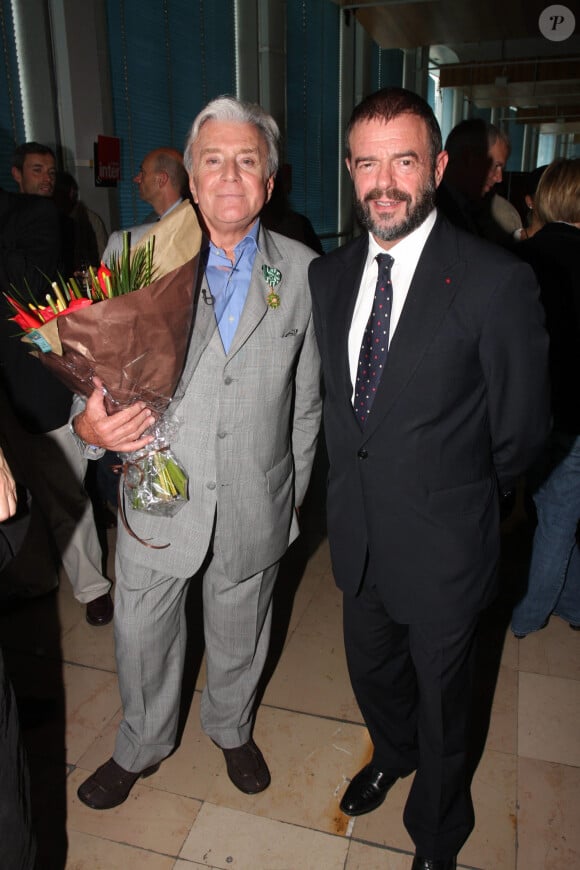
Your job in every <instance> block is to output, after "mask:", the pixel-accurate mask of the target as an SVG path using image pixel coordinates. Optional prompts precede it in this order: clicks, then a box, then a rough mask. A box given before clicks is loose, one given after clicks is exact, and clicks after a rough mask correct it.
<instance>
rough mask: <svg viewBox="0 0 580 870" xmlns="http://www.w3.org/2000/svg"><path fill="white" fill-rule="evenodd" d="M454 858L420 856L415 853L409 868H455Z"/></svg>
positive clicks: (414, 869) (412, 869) (443, 869)
mask: <svg viewBox="0 0 580 870" xmlns="http://www.w3.org/2000/svg"><path fill="white" fill-rule="evenodd" d="M456 867H457V859H456V858H422V857H421V856H420V855H415V857H414V858H413V866H412V867H411V870H455V868H456Z"/></svg>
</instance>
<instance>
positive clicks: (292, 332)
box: [282, 329, 298, 338]
mask: <svg viewBox="0 0 580 870" xmlns="http://www.w3.org/2000/svg"><path fill="white" fill-rule="evenodd" d="M290 335H298V330H297V329H290V330H289V331H288V332H285V333H284V335H283V336H282V338H288V336H290Z"/></svg>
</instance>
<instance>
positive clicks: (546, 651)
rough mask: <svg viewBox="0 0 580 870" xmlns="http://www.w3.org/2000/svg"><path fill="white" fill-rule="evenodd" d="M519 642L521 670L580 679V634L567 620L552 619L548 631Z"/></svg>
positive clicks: (544, 630)
mask: <svg viewBox="0 0 580 870" xmlns="http://www.w3.org/2000/svg"><path fill="white" fill-rule="evenodd" d="M517 643H519V647H520V659H519V667H520V670H521V671H529V672H530V673H534V674H545V675H546V676H554V677H567V678H569V679H571V680H580V632H578V631H572V630H571V629H570V626H569V625H568V623H567V622H564V620H563V619H559V618H558V617H557V616H552V617H551V618H550V622H549V623H548V625H547V626H546V628H544V629H542V631H535V632H533V633H532V634H529V635H528V636H527V637H525V638H523V640H520V641H517Z"/></svg>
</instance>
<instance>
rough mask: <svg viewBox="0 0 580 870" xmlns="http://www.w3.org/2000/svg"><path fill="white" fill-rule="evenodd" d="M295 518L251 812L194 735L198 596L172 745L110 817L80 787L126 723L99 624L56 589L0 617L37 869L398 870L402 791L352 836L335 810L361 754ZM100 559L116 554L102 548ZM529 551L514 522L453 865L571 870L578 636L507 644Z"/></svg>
mask: <svg viewBox="0 0 580 870" xmlns="http://www.w3.org/2000/svg"><path fill="white" fill-rule="evenodd" d="M306 519H307V533H306V534H305V535H304V536H303V538H302V540H301V542H300V543H299V544H298V545H296V546H295V547H294V548H293V550H292V551H291V552H290V553H289V554H288V556H287V558H286V560H285V562H284V565H283V570H282V573H281V577H280V579H279V582H278V586H277V593H276V600H275V605H276V608H275V629H274V633H273V642H272V651H271V659H270V662H269V667H268V673H267V674H266V675H265V680H264V684H265V686H264V692H263V697H262V701H261V705H260V708H259V711H258V716H257V722H256V729H255V737H256V740H257V742H258V743H259V745H260V746H261V747H262V749H263V751H264V754H265V756H266V758H267V759H268V761H269V764H270V767H271V772H272V785H271V787H270V788H269V789H268V790H267V791H266V792H264V793H262V794H260V795H257V796H254V797H247V796H244V795H242V794H241V793H240V792H238V791H236V789H235V788H234V787H233V786H232V785H231V783H230V782H229V780H228V778H227V776H226V774H225V770H224V765H223V761H222V757H221V754H220V752H219V750H218V749H216V747H215V746H214V745H213V744H212V743H211V741H210V740H208V739H207V738H206V737H205V736H204V735H203V734H202V732H201V730H200V726H199V700H200V691H201V689H202V687H203V685H204V666H203V639H202V636H201V629H200V623H199V604H198V595H197V592H198V590H191V596H190V602H189V604H190V606H189V611H190V625H191V628H190V638H191V640H190V654H189V657H188V658H189V662H190V669H189V671H188V674H187V680H186V686H185V690H184V716H183V719H184V728H183V733H182V736H181V743H180V746H179V748H178V749H177V750H176V752H175V753H174V754H173V756H172V757H171V758H169V759H168V760H167V761H166V762H165V763H164V764H163V765H162V766H161V768H160V770H159V772H158V773H156V774H155V775H154V776H152V777H150V778H148V779H146V780H141V781H140V782H139V783H138V784H137V785H136V786H135V788H134V790H133V791H132V793H131V795H130V798H129V799H128V800H127V802H126V803H125V804H123V805H122V806H121V807H118V808H117V809H114V810H110V811H107V812H95V811H92V810H89V809H87V808H86V807H84V806H83V805H82V804H81V803H80V802H79V801H78V799H77V797H76V789H77V787H78V785H79V784H80V782H82V780H83V779H84V778H85V777H86V775H87V774H88V773H89V772H91V771H92V770H93V769H94V767H95V766H96V765H98V764H100V763H102V762H103V761H104V760H105V759H107V758H108V757H109V756H110V754H111V750H112V748H113V740H114V734H115V729H116V726H117V723H118V721H119V718H120V702H119V694H118V689H117V682H116V677H115V662H114V655H113V632H112V628H111V626H107V627H105V628H91V627H90V626H88V625H87V623H86V622H85V620H84V609H83V608H82V607H81V606H80V605H78V604H77V603H76V602H75V600H74V599H73V597H72V594H71V590H70V586H69V584H68V582H67V581H66V580H63V582H62V583H61V586H60V589H59V591H58V593H57V594H56V595H54V596H53V597H49V598H47V599H43V600H36V601H32V602H29V603H27V604H26V605H23V606H21V607H19V608H17V609H14V610H12V611H11V612H10V613H9V614H5V615H4V616H2V617H0V637H1V639H2V643H3V645H4V649H5V653H6V659H7V663H8V665H9V667H10V668H11V670H12V674H13V681H14V684H15V687H16V690H17V694H18V695H19V697H20V698H24V699H25V702H24V704H23V707H22V710H23V716H24V722H23V726H24V735H25V740H26V744H27V747H28V751H29V757H30V765H31V774H32V782H33V797H34V815H35V820H36V826H37V831H38V840H39V846H40V857H39V862H38V870H63V868H66V870H170V868H181V870H187V868H193V867H211V868H220V870H230V868H234V870H344V868H347V870H408V868H410V865H411V854H412V851H413V847H412V844H411V841H410V839H409V837H408V835H407V833H406V831H405V829H404V827H403V824H402V821H401V814H402V808H403V805H404V801H405V798H406V795H407V792H408V789H409V785H410V778H409V779H407V780H404V781H400V782H399V783H397V785H396V786H395V787H394V788H393V790H392V792H391V793H390V794H389V797H388V799H387V801H386V802H385V804H384V805H383V806H382V807H381V808H380V809H379V810H377V811H376V812H374V813H371V814H369V815H367V816H363V817H360V818H358V819H357V820H356V821H355V820H350V819H348V818H347V817H346V816H344V815H342V814H341V813H340V812H339V810H338V800H339V799H340V796H341V794H342V792H343V790H344V787H345V785H346V783H347V781H348V778H349V777H350V776H351V775H352V774H354V773H355V772H356V771H357V770H358V769H359V768H360V767H361V766H362V764H363V763H364V762H365V761H366V759H367V758H368V757H369V753H370V748H369V741H368V737H367V733H366V730H365V728H364V726H363V724H362V721H361V717H360V714H359V712H358V709H357V705H356V703H355V701H354V698H353V695H352V692H351V689H350V685H349V680H348V676H347V672H346V666H345V659H344V652H343V645H342V637H341V601H340V596H339V594H338V592H337V590H336V589H335V586H334V583H333V579H332V576H331V571H330V564H329V556H328V546H327V542H326V540H325V538H324V534H323V529H322V524H321V522H319V506H318V505H317V504H314V506H313V505H312V504H311V507H310V512H309V513H307V514H306ZM109 544H110V549H111V550H112V548H113V547H114V533H110V537H109ZM528 548H529V529H528V528H527V524H526V523H525V521H524V520H523V515H522V513H521V511H518V512H517V513H516V514H515V515H514V517H513V518H512V519H511V520H510V521H509V522H508V523H507V524H506V525H505V527H504V559H503V576H504V590H505V591H504V594H503V595H502V599H501V600H500V601H499V602H498V604H497V606H496V607H494V609H493V612H490V613H489V614H487V616H486V618H485V619H484V621H483V625H482V638H481V644H480V650H481V656H480V677H479V687H480V692H479V694H478V698H479V702H480V704H479V706H480V709H479V710H478V719H477V722H478V726H479V728H478V730H479V744H478V745H479V747H480V748H481V746H483V745H484V743H485V749H484V751H483V754H482V756H481V759H480V762H479V765H478V767H477V771H476V773H475V777H474V781H473V795H474V802H475V809H476V817H477V822H476V828H475V831H474V832H473V834H472V836H471V837H470V839H469V841H468V842H467V844H466V845H465V847H464V849H463V851H462V852H461V854H460V856H459V860H460V864H461V866H462V867H470V868H485V870H516V868H517V870H557V868H566V870H571V868H580V815H579V810H578V807H579V806H580V739H579V735H580V728H579V725H578V723H579V722H580V634H579V633H576V632H572V631H571V630H570V628H569V627H568V625H566V624H565V623H563V622H562V621H561V620H559V619H558V618H556V617H553V618H552V620H551V621H550V624H549V625H548V627H547V628H546V629H545V630H544V631H542V632H539V633H538V634H536V635H534V636H531V637H529V638H527V639H525V640H523V641H516V640H515V639H514V638H513V637H512V635H511V633H510V632H509V631H508V632H507V633H506V627H507V620H508V616H509V602H510V600H511V597H512V596H513V594H514V589H515V587H516V585H517V583H518V582H519V580H520V579H521V577H522V575H523V572H524V569H525V561H526V558H527V553H528ZM109 561H110V562H111V561H112V560H111V558H110V560H109ZM31 699H32V700H31ZM38 699H42V700H43V701H44V702H45V703H42V704H39V703H38ZM474 751H477V747H475V750H474ZM0 854H1V845H0ZM0 866H1V857H0Z"/></svg>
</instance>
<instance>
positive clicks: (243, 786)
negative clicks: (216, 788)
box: [220, 740, 270, 794]
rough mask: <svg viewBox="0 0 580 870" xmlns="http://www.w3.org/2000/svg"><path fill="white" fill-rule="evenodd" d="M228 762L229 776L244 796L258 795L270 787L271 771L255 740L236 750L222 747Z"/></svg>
mask: <svg viewBox="0 0 580 870" xmlns="http://www.w3.org/2000/svg"><path fill="white" fill-rule="evenodd" d="M220 749H221V751H222V752H223V754H224V758H225V760H226V767H227V770H228V776H229V778H230V779H231V781H232V782H233V784H234V785H235V787H236V788H239V790H240V791H243V792H244V794H258V793H259V792H261V791H264V789H266V788H268V786H269V785H270V771H269V770H268V765H267V764H266V762H265V761H264V756H263V755H262V753H261V752H260V750H259V749H258V747H257V746H256V744H255V743H254V741H253V740H248V742H247V743H244V745H243V746H237V747H236V748H235V749H224V748H223V747H222V746H220Z"/></svg>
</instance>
